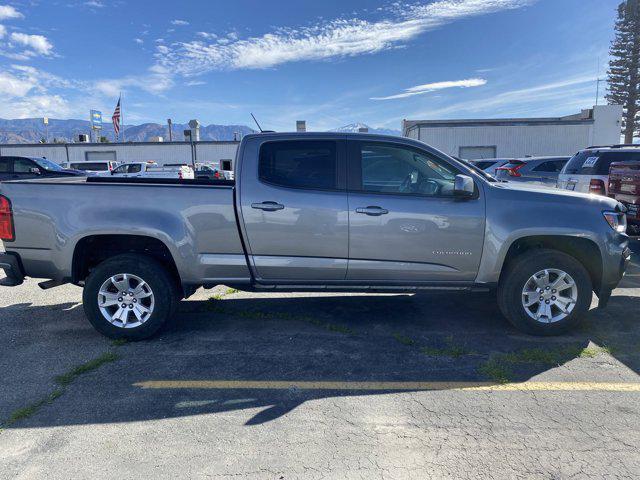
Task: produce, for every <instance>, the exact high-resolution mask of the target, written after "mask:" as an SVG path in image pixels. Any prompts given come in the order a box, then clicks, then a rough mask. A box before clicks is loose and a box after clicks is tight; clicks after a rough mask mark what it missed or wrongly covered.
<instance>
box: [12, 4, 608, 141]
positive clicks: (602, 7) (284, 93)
mask: <svg viewBox="0 0 640 480" xmlns="http://www.w3.org/2000/svg"><path fill="white" fill-rule="evenodd" d="M618 3H619V0H435V1H418V2H410V3H404V2H402V1H385V0H368V1H364V0H342V1H337V0H323V1H317V0H316V1H305V0H296V1H293V0H279V1H264V0H262V1H256V0H233V1H230V0H224V1H223V0H216V1H205V0H201V1H188V0H185V1H181V2H175V1H166V0H155V1H151V0H136V1H124V0H46V1H45V0H20V1H18V0H16V1H7V0H0V118H24V117H39V116H45V115H47V116H49V117H52V118H81V119H84V118H88V111H89V109H90V108H95V109H101V110H102V111H103V116H104V117H105V118H108V117H110V116H111V113H112V111H113V107H114V106H115V103H116V101H117V97H118V93H119V92H120V91H123V92H124V101H123V109H124V115H125V121H126V123H142V122H148V121H153V122H159V123H162V122H164V121H165V120H166V118H169V117H170V118H172V119H173V120H174V122H186V121H188V120H189V119H191V118H198V119H199V120H200V121H201V122H203V123H205V124H209V123H220V124H236V123H240V124H251V120H250V116H249V113H250V112H254V113H255V115H256V116H257V117H258V119H259V120H260V121H261V123H262V124H263V127H264V128H271V129H276V130H291V129H293V128H294V127H295V120H297V119H305V120H307V123H308V126H309V128H310V129H312V130H327V129H331V128H335V127H339V126H342V125H345V124H348V123H352V122H364V123H367V124H369V125H371V126H374V127H385V128H394V129H399V127H400V122H401V120H402V119H403V118H407V119H444V118H491V117H494V118H495V117H518V116H553V115H564V114H571V113H575V112H577V111H579V110H580V109H581V108H587V107H590V106H591V105H593V103H594V100H595V90H596V88H595V79H596V78H597V75H598V72H597V69H598V58H600V59H601V64H600V75H601V76H604V72H606V63H607V60H608V48H609V42H610V40H611V38H612V36H613V23H614V19H615V11H616V6H617V4H618ZM601 92H602V89H601Z"/></svg>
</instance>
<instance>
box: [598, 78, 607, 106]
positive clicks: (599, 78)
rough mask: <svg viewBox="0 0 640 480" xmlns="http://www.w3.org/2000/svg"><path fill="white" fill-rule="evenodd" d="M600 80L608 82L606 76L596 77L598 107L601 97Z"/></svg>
mask: <svg viewBox="0 0 640 480" xmlns="http://www.w3.org/2000/svg"><path fill="white" fill-rule="evenodd" d="M600 82H606V80H605V79H604V78H597V79H596V107H597V106H598V99H599V97H600Z"/></svg>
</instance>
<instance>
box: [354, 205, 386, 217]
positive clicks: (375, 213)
mask: <svg viewBox="0 0 640 480" xmlns="http://www.w3.org/2000/svg"><path fill="white" fill-rule="evenodd" d="M356 213H364V214H365V215H369V216H372V217H379V216H380V215H386V214H387V213H389V210H387V209H386V208H382V207H372V206H369V207H360V208H356Z"/></svg>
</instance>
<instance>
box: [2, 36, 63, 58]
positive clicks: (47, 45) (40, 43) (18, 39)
mask: <svg viewBox="0 0 640 480" xmlns="http://www.w3.org/2000/svg"><path fill="white" fill-rule="evenodd" d="M9 38H10V39H11V41H12V42H14V43H17V44H19V45H23V46H25V47H28V48H30V49H32V51H33V52H34V53H36V54H40V55H50V54H51V51H52V50H53V45H52V44H51V42H49V40H48V39H47V37H45V36H43V35H27V34H26V33H19V32H13V33H12V34H11V36H10V37H9Z"/></svg>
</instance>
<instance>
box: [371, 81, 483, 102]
mask: <svg viewBox="0 0 640 480" xmlns="http://www.w3.org/2000/svg"><path fill="white" fill-rule="evenodd" d="M486 84H487V81H486V80H485V79H483V78H468V79H466V80H448V81H445V82H435V83H425V84H424V85H417V86H415V87H410V88H407V89H405V91H404V92H402V93H398V94H396V95H390V96H388V97H372V98H371V100H395V99H398V98H407V97H413V96H415V95H424V94H425V93H429V92H435V91H437V90H444V89H447V88H470V87H481V86H482V85H486Z"/></svg>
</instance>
